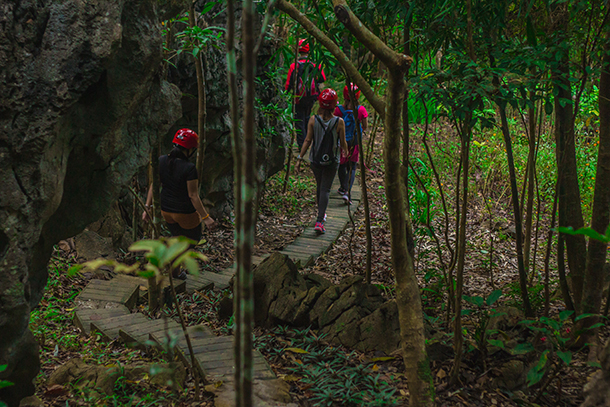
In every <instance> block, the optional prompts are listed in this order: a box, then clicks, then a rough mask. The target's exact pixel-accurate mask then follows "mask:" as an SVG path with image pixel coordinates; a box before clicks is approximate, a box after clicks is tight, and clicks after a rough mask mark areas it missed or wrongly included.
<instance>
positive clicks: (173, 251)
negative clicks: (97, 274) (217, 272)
mask: <svg viewBox="0 0 610 407" xmlns="http://www.w3.org/2000/svg"><path fill="white" fill-rule="evenodd" d="M194 243H195V242H193V241H192V240H190V239H187V238H185V237H184V236H178V237H171V238H165V237H162V238H160V239H158V240H140V241H138V242H135V243H134V244H132V245H131V246H130V247H129V250H130V251H131V252H136V253H137V252H144V257H146V259H147V260H148V263H147V264H146V265H145V266H144V270H139V268H140V264H139V263H135V264H132V265H127V264H123V263H120V262H117V261H115V260H106V259H96V260H91V261H88V262H86V263H83V264H77V265H74V266H72V267H70V269H69V270H68V274H69V275H75V274H76V273H78V272H82V271H87V270H97V269H99V268H100V267H103V266H110V267H114V270H115V272H117V273H126V274H130V273H134V272H135V273H137V274H138V275H139V276H141V277H144V278H150V277H153V276H162V275H164V274H167V273H168V272H171V271H172V270H175V269H177V268H179V267H184V268H186V269H187V270H188V271H189V273H191V274H199V265H198V264H197V261H196V260H201V261H206V260H207V259H208V258H207V257H206V256H204V255H203V254H201V253H198V252H196V251H194V250H189V245H191V244H194Z"/></svg>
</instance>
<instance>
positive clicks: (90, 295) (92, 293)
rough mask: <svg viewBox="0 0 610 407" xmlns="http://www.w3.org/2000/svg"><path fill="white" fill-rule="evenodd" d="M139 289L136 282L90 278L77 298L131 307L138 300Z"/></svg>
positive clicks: (83, 300)
mask: <svg viewBox="0 0 610 407" xmlns="http://www.w3.org/2000/svg"><path fill="white" fill-rule="evenodd" d="M139 291H140V286H139V285H138V284H136V283H128V282H125V283H123V282H121V281H119V280H116V279H112V280H109V281H106V280H91V281H89V283H88V284H87V286H86V287H85V288H84V289H83V291H81V293H80V294H79V296H78V297H77V300H78V301H82V302H85V301H104V302H116V303H119V304H123V305H124V306H126V307H127V308H129V309H133V308H134V307H135V306H136V304H137V302H138V298H139Z"/></svg>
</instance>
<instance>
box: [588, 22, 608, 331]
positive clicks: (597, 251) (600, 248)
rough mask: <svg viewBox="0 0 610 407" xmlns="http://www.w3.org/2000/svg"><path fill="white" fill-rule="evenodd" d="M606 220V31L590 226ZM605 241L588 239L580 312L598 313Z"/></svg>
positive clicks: (598, 226)
mask: <svg viewBox="0 0 610 407" xmlns="http://www.w3.org/2000/svg"><path fill="white" fill-rule="evenodd" d="M609 221H610V34H606V44H605V46H604V56H603V59H602V71H601V75H600V78H599V152H598V155H597V172H596V174H595V192H594V195H593V213H592V215H591V228H593V229H594V230H595V231H597V232H599V233H601V234H605V233H606V228H607V227H608V223H609ZM606 247H607V244H606V243H603V242H600V241H597V240H595V239H589V248H588V251H587V269H586V272H585V277H584V285H583V296H582V307H581V310H582V312H583V313H591V314H597V313H599V310H600V306H601V301H602V291H603V284H601V282H603V281H604V264H605V263H606ZM595 320H596V318H586V319H585V320H583V326H584V327H587V326H591V325H592V324H593V323H594V322H595Z"/></svg>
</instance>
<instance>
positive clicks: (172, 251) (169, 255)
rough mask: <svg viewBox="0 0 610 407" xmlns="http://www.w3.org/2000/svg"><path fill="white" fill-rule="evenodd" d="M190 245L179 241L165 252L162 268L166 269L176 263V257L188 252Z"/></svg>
mask: <svg viewBox="0 0 610 407" xmlns="http://www.w3.org/2000/svg"><path fill="white" fill-rule="evenodd" d="M188 248H189V244H188V243H186V242H180V241H177V242H175V243H173V244H172V245H171V246H169V247H168V248H167V250H165V253H163V258H162V259H161V266H162V267H164V266H166V265H168V264H170V263H171V262H173V261H174V259H175V258H176V257H178V256H179V255H180V254H182V253H184V252H185V251H186V250H188Z"/></svg>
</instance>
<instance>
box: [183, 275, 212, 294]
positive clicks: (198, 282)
mask: <svg viewBox="0 0 610 407" xmlns="http://www.w3.org/2000/svg"><path fill="white" fill-rule="evenodd" d="M213 288H214V282H213V281H211V280H209V279H207V278H206V277H205V276H204V275H203V273H200V274H199V275H197V276H193V275H188V276H187V277H186V292H187V293H189V294H190V293H192V292H194V291H204V290H211V289H213Z"/></svg>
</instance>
